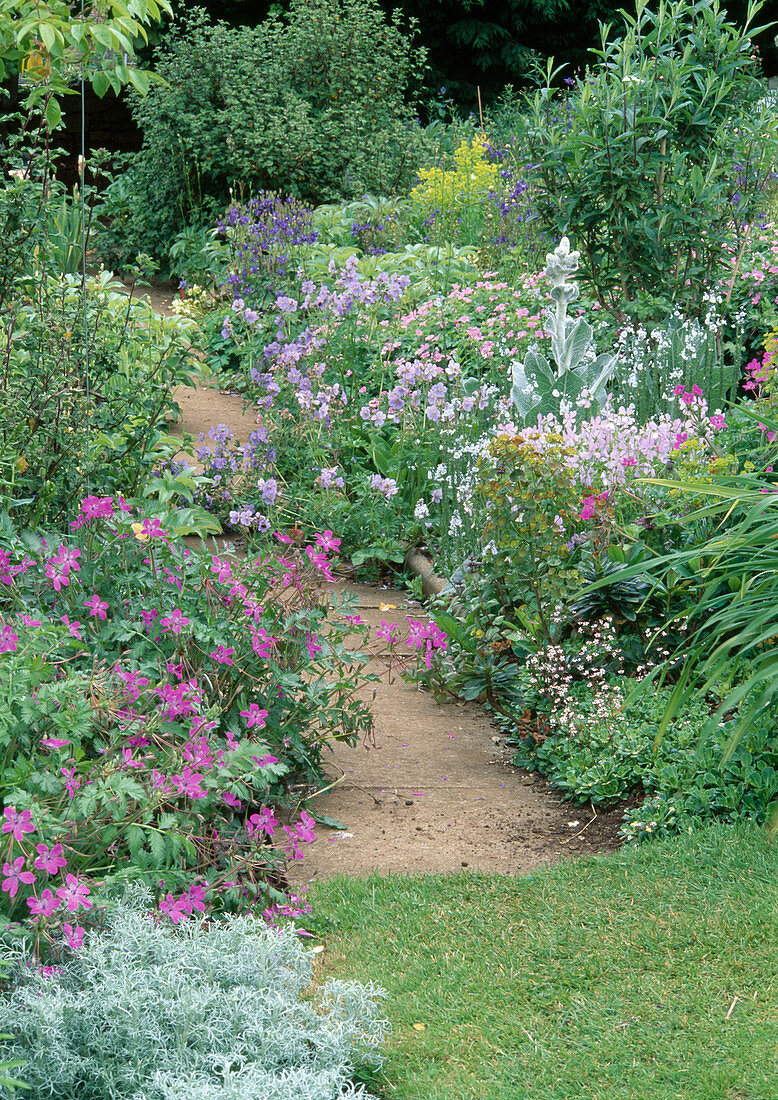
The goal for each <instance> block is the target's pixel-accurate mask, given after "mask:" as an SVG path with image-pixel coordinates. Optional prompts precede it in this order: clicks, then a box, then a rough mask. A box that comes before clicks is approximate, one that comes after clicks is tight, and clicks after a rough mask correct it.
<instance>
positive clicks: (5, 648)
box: [0, 626, 19, 653]
mask: <svg viewBox="0 0 778 1100" xmlns="http://www.w3.org/2000/svg"><path fill="white" fill-rule="evenodd" d="M18 647H19V635H18V634H15V633H14V631H13V630H12V629H11V627H10V626H4V627H3V628H2V630H0V653H16V651H17V649H18Z"/></svg>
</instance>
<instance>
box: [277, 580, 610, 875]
mask: <svg viewBox="0 0 778 1100" xmlns="http://www.w3.org/2000/svg"><path fill="white" fill-rule="evenodd" d="M344 587H346V588H347V589H348V590H349V591H351V592H353V593H355V594H356V595H357V596H358V598H359V605H360V614H361V616H362V618H364V619H365V620H366V621H367V622H369V623H370V625H371V627H372V628H373V631H372V633H373V634H374V633H375V630H374V628H375V627H377V626H378V625H379V624H380V621H381V620H382V619H383V620H385V621H386V622H397V623H400V624H402V622H403V617H404V616H405V615H410V616H411V617H412V618H415V619H418V618H420V617H421V618H423V617H424V613H423V611H422V610H421V609H420V608H419V606H418V605H417V604H414V603H413V602H412V601H409V600H408V599H407V598H406V596H405V594H404V593H403V592H400V591H397V590H392V589H386V588H378V587H374V586H371V585H358V584H348V585H347V586H344ZM369 671H371V672H374V673H376V674H377V675H380V677H381V682H380V684H379V685H378V686H377V690H376V693H375V699H374V701H373V706H372V709H373V715H374V719H375V732H374V739H373V742H372V743H365V744H361V745H358V746H357V747H356V748H348V747H347V746H345V745H340V744H338V745H335V747H334V749H333V752H332V756H331V763H330V766H329V768H328V771H329V774H330V782H331V783H333V784H334V785H333V786H332V787H330V789H329V790H326V791H325V793H323V794H321V795H319V796H317V797H315V798H313V799H312V800H311V802H310V804H309V806H310V808H311V809H312V812H314V813H315V814H317V815H319V816H326V817H329V818H334V819H335V820H337V821H338V822H340V823H342V824H343V825H344V827H345V828H344V829H342V830H341V829H336V828H326V827H323V826H319V828H318V829H317V836H318V839H317V841H316V842H315V844H314V845H312V847H311V849H310V850H309V852H308V853H307V854H306V857H305V859H304V860H303V862H302V863H301V864H299V865H298V866H297V867H294V868H292V869H291V871H290V880H291V881H292V882H293V883H294V884H297V885H301V884H305V883H308V882H310V881H312V880H314V879H317V878H326V877H328V876H330V875H333V874H337V873H339V872H346V873H348V874H365V873H368V872H370V871H380V872H382V873H387V872H405V873H415V872H448V871H458V870H461V869H462V868H463V867H466V868H470V869H473V870H482V871H499V872H502V873H505V874H516V873H521V872H525V871H530V870H532V869H534V868H536V867H540V866H543V865H545V864H548V863H553V862H556V861H557V860H560V859H568V858H571V857H573V856H576V855H583V854H586V853H591V852H602V851H605V850H608V849H611V848H615V847H618V838H617V834H618V829H619V825H620V824H621V812H620V811H612V812H609V813H603V812H602V811H601V810H600V811H597V812H595V811H594V810H593V809H592V808H591V807H590V806H585V807H576V806H572V805H571V804H570V803H565V802H563V801H562V800H561V799H560V798H559V796H558V794H556V793H555V792H553V791H552V790H551V789H550V788H549V787H548V784H547V783H546V782H545V781H544V780H543V779H541V778H540V777H538V776H533V775H531V774H529V773H527V772H524V771H521V770H519V769H518V768H514V767H513V766H512V765H511V764H510V763H509V759H510V750H509V749H507V748H506V746H505V744H504V739H503V738H502V737H501V736H500V735H499V733H498V731H497V729H496V728H495V727H494V726H493V725H492V724H491V722H490V720H489V715H488V713H487V712H486V711H485V710H484V709H483V707H481V706H479V705H477V704H475V703H466V704H461V703H456V702H444V703H438V702H436V700H435V698H434V697H433V695H432V694H431V693H430V692H429V691H424V690H420V689H419V688H418V687H417V686H416V685H412V684H408V683H405V682H404V681H403V680H402V679H401V677H400V676H399V675H398V673H397V671H396V670H394V671H392V672H391V673H390V671H389V670H388V668H387V662H386V659H385V658H382V657H381V656H380V655H379V656H377V657H376V658H374V659H373V660H372V661H371V665H370V667H369ZM372 690H373V689H372V688H371V690H370V694H372Z"/></svg>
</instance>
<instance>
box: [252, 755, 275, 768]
mask: <svg viewBox="0 0 778 1100" xmlns="http://www.w3.org/2000/svg"><path fill="white" fill-rule="evenodd" d="M251 759H252V760H253V761H254V763H255V764H256V765H257V767H258V768H267V767H268V766H269V765H270V764H277V763H278V757H277V756H273V755H272V754H271V753H268V754H267V756H252V758H251Z"/></svg>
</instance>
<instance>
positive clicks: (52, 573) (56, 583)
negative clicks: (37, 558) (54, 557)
mask: <svg viewBox="0 0 778 1100" xmlns="http://www.w3.org/2000/svg"><path fill="white" fill-rule="evenodd" d="M46 576H47V577H48V579H49V580H50V581H51V583H52V586H53V588H54V591H55V592H59V591H60V589H61V588H66V587H67V586H68V585H69V584H70V577H69V576H68V575H67V573H63V572H61V571H60V570H59V569H57V568H56V566H54V565H51V564H50V563H49V564H48V565H47V566H46Z"/></svg>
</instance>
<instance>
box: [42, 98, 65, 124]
mask: <svg viewBox="0 0 778 1100" xmlns="http://www.w3.org/2000/svg"><path fill="white" fill-rule="evenodd" d="M45 117H46V125H47V126H48V128H49V130H56V129H57V127H58V126H59V124H60V122H62V108H61V107H60V105H59V101H58V100H56V99H55V98H54V96H52V97H51V98H50V99H49V101H48V103H47V104H46V112H45Z"/></svg>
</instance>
